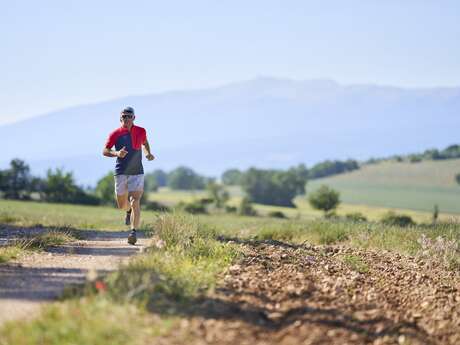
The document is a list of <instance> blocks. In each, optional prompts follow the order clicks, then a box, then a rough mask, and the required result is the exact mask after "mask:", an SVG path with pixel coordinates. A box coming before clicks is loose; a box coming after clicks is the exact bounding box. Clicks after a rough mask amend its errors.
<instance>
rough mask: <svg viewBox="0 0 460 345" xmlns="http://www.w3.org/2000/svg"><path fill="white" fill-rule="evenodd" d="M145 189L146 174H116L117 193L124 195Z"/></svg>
mask: <svg viewBox="0 0 460 345" xmlns="http://www.w3.org/2000/svg"><path fill="white" fill-rule="evenodd" d="M143 190H144V175H143V174H141V175H115V193H116V194H117V195H123V194H126V193H128V192H142V191H143Z"/></svg>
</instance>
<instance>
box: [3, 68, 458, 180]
mask: <svg viewBox="0 0 460 345" xmlns="http://www.w3.org/2000/svg"><path fill="white" fill-rule="evenodd" d="M126 105H131V106H133V107H134V108H135V109H136V114H138V116H137V119H136V124H138V125H140V126H142V127H145V128H146V129H147V132H148V135H149V138H150V141H151V146H152V149H153V151H154V153H157V157H158V160H157V161H155V163H153V164H151V163H148V165H147V163H146V162H144V164H145V167H146V170H147V171H148V170H151V169H153V168H152V166H153V167H154V168H164V169H171V168H173V167H175V166H177V165H180V164H185V165H189V166H191V167H192V168H194V169H197V170H199V171H201V172H202V173H206V174H218V173H220V172H222V171H223V170H225V169H227V168H231V167H237V168H247V167H248V166H251V165H255V166H260V167H274V168H285V167H287V166H289V165H294V164H298V163H306V164H309V165H310V164H313V163H316V162H318V161H321V160H325V159H346V158H349V157H353V158H355V159H360V160H364V159H367V158H370V157H372V156H379V157H382V156H388V155H391V154H399V153H401V154H404V153H408V152H418V151H421V150H425V149H426V148H430V147H445V146H448V145H449V144H451V143H452V142H458V137H457V134H456V131H455V128H458V126H459V125H460V117H459V116H458V114H459V112H460V88H421V89H420V88H419V89H408V88H397V87H391V86H376V85H370V86H369V85H359V84H356V85H342V84H339V83H337V82H335V81H333V80H329V79H320V80H307V81H299V80H291V79H280V78H271V77H260V78H256V79H252V80H249V81H242V82H234V83H230V84H224V85H221V86H218V87H211V88H206V89H196V90H179V91H167V92H162V93H154V94H145V95H134V96H126V97H122V98H116V99H112V100H107V101H102V102H97V103H90V104H84V105H77V106H73V107H69V108H64V109H61V110H57V111H54V112H49V113H45V114H42V115H39V116H36V117H33V118H30V119H25V120H23V121H20V122H16V123H10V124H6V125H3V126H0V137H2V138H3V139H4V140H5V141H6V142H7V147H8V150H7V152H6V153H4V155H3V156H2V158H1V159H0V163H1V164H2V165H5V164H7V162H8V161H9V160H10V159H12V158H15V157H19V158H22V159H25V160H26V161H28V162H29V163H30V165H31V166H32V168H33V169H37V170H38V171H37V172H38V173H41V172H43V171H44V170H43V169H44V168H45V166H48V167H52V166H61V167H64V168H65V169H69V170H74V171H75V174H76V176H77V178H78V179H79V180H82V181H84V182H85V183H94V181H95V180H96V179H97V178H99V177H100V176H102V175H103V174H104V173H106V172H107V170H108V169H110V166H111V165H113V162H111V161H110V160H108V159H106V160H104V159H103V158H102V155H101V152H100V151H102V146H103V144H104V143H105V140H106V137H107V135H108V133H109V132H110V131H111V130H113V129H114V128H116V127H117V126H118V125H119V124H118V114H119V112H120V110H121V109H122V108H123V107H124V106H126ZM9 148H12V149H9ZM76 157H88V158H87V159H86V160H85V159H83V160H82V159H81V158H78V159H77V158H76ZM73 158H75V159H74V161H73ZM39 166H40V167H39ZM89 166H91V169H88V167H89ZM35 167H36V168H35ZM90 170H91V171H90Z"/></svg>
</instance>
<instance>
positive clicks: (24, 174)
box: [0, 159, 32, 199]
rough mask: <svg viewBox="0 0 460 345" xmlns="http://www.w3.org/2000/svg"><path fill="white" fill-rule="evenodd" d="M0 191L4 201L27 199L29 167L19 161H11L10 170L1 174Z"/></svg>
mask: <svg viewBox="0 0 460 345" xmlns="http://www.w3.org/2000/svg"><path fill="white" fill-rule="evenodd" d="M0 180H1V181H0V185H1V190H2V192H3V196H4V198H5V199H29V198H30V192H31V181H32V177H31V175H30V168H29V166H28V165H27V164H26V163H25V162H24V161H23V160H21V159H13V160H12V161H11V162H10V168H9V169H8V170H4V171H2V172H1V177H0Z"/></svg>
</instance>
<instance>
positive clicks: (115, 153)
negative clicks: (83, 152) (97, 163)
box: [102, 147, 118, 157]
mask: <svg viewBox="0 0 460 345" xmlns="http://www.w3.org/2000/svg"><path fill="white" fill-rule="evenodd" d="M102 154H103V155H104V156H106V157H118V151H115V150H111V149H108V148H107V147H104V150H103V151H102Z"/></svg>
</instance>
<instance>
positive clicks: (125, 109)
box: [121, 107, 134, 115]
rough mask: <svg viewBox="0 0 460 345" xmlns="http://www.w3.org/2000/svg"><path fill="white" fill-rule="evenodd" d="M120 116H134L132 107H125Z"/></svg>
mask: <svg viewBox="0 0 460 345" xmlns="http://www.w3.org/2000/svg"><path fill="white" fill-rule="evenodd" d="M121 113H122V114H127V115H134V108H133V107H125V108H124V109H123V110H122V111H121Z"/></svg>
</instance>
